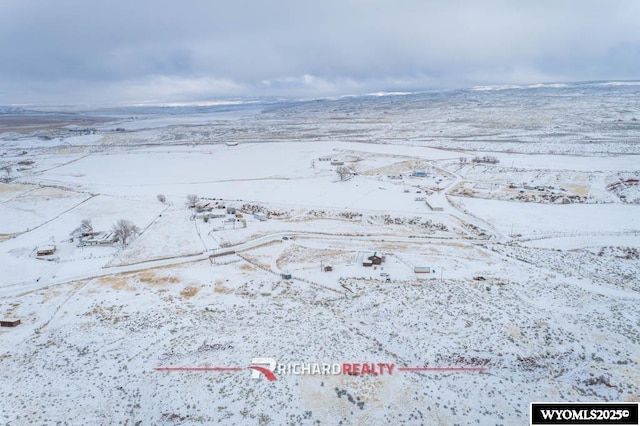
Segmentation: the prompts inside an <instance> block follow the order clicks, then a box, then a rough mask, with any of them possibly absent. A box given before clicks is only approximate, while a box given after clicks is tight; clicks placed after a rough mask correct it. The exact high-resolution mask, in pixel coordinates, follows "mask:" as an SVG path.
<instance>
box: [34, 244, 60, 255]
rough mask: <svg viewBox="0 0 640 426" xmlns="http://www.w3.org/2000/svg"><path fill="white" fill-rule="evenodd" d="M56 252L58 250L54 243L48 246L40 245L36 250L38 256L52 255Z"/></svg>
mask: <svg viewBox="0 0 640 426" xmlns="http://www.w3.org/2000/svg"><path fill="white" fill-rule="evenodd" d="M55 252H56V246H54V245H46V246H40V247H38V249H37V250H36V255H37V256H51V255H52V254H55Z"/></svg>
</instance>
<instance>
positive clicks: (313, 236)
mask: <svg viewBox="0 0 640 426" xmlns="http://www.w3.org/2000/svg"><path fill="white" fill-rule="evenodd" d="M482 89H483V90H467V91H452V92H433V93H431V92H427V93H420V94H398V95H396V96H363V97H347V98H339V99H325V100H318V101H298V102H293V101H289V102H280V103H279V102H272V101H269V102H264V103H262V104H261V103H259V102H258V103H256V102H251V103H248V104H247V105H242V104H239V105H209V106H199V107H190V106H184V107H164V108H151V107H130V108H122V109H120V110H117V111H109V110H93V111H91V112H90V113H91V114H94V115H98V116H100V118H101V121H100V123H99V124H96V126H95V128H93V129H91V130H90V131H87V132H86V133H87V134H84V135H78V134H77V132H76V131H74V132H70V131H69V130H70V129H74V130H78V129H77V126H76V127H69V126H67V125H66V124H65V123H64V122H61V123H60V124H59V127H55V126H50V127H48V128H47V129H44V130H37V131H36V130H30V131H18V130H19V129H17V130H15V131H6V133H3V134H0V155H1V157H0V162H1V163H2V164H10V165H11V166H12V170H13V173H12V175H11V176H10V178H9V179H5V180H6V182H4V183H1V184H0V218H1V221H0V276H1V281H0V317H1V318H16V319H20V320H21V324H20V325H19V326H17V327H15V328H8V327H2V328H0V364H1V365H2V367H3V368H2V371H1V372H0V398H1V399H2V401H3V404H2V405H0V423H3V424H5V423H6V424H34V423H35V424H105V425H106V424H118V423H121V424H214V423H220V424H292V425H295V424H339V423H340V422H342V424H426V425H429V424H451V425H454V424H481V425H485V424H486V425H493V424H504V425H511V424H526V423H527V422H528V416H529V403H530V402H532V401H638V400H640V373H638V372H639V371H640V368H639V365H640V332H639V330H640V278H639V277H640V204H638V202H636V201H635V200H637V199H638V197H637V196H636V195H634V194H638V187H637V185H634V184H633V179H632V178H634V177H635V178H639V177H640V161H639V160H640V156H639V155H640V140H639V137H640V124H638V123H639V122H638V120H640V104H639V103H638V100H637V99H638V96H637V95H638V93H639V92H638V90H640V89H639V88H638V87H637V86H633V85H602V84H596V83H594V84H592V85H576V86H572V85H561V86H544V85H543V86H539V87H527V88H518V87H510V88H500V89H501V90H484V89H486V88H482ZM87 114H89V112H87ZM136 117H138V118H136ZM0 120H2V116H0ZM116 128H123V129H124V131H122V130H118V131H116V130H115V129H116ZM3 129H5V128H4V127H3ZM5 130H6V129H5ZM483 156H495V157H496V158H497V159H498V160H499V163H498V164H483V163H473V159H474V158H476V157H483ZM332 162H334V163H336V164H332ZM20 163H22V164H20ZM339 163H344V165H345V166H349V167H351V169H350V170H351V172H350V174H349V175H348V176H347V178H346V179H345V180H344V181H342V180H341V179H340V176H339V175H338V174H337V173H336V169H337V167H339V165H340V164H339ZM5 177H8V176H5ZM620 179H629V180H628V182H627V183H625V184H624V185H625V186H624V188H623V189H622V190H619V191H614V190H612V189H611V188H612V186H611V184H612V183H614V184H615V183H616V182H618V181H620ZM510 184H513V186H514V188H509V187H508V185H510ZM465 190H466V191H465ZM189 194H195V195H197V196H198V197H199V198H200V200H199V203H198V204H199V205H200V207H201V208H202V211H201V212H197V211H196V209H193V208H190V207H188V206H187V205H186V201H187V195H189ZM158 195H163V196H164V201H161V200H160V199H159V198H158ZM558 197H560V198H558ZM425 200H430V201H431V202H433V203H439V204H438V205H439V206H440V207H442V211H434V210H432V209H431V208H430V207H429V205H428V204H427V203H426V202H425ZM223 207H224V208H223ZM227 207H229V208H234V209H236V212H235V213H227ZM255 213H262V214H264V217H263V216H260V215H259V214H258V215H254V214H255ZM206 214H210V215H211V217H208V218H207V219H206V220H205V219H204V215H206ZM264 218H266V220H263V219H264ZM83 219H90V220H91V222H92V224H93V228H94V230H96V231H109V230H110V229H111V227H112V226H113V224H114V223H115V222H116V221H117V220H119V219H127V220H130V221H132V222H133V223H135V224H136V225H137V226H138V227H139V228H140V231H141V233H140V234H139V235H138V236H137V237H136V238H135V239H134V240H133V241H132V242H131V243H130V244H129V245H128V246H127V247H121V246H118V245H117V244H113V245H107V246H96V247H92V246H86V245H84V246H83V245H82V244H79V241H78V240H77V238H75V237H74V236H73V235H72V234H73V231H74V230H75V229H76V228H78V226H79V225H80V224H81V221H82V220H83ZM46 245H55V246H56V253H55V254H54V255H51V256H37V255H36V252H37V249H38V247H43V246H46ZM220 253H227V254H225V255H223V256H218V255H219V254H220ZM374 253H376V254H381V255H384V256H385V262H384V263H383V264H382V265H375V266H369V267H365V266H363V264H362V262H363V260H365V259H366V258H367V257H368V256H371V255H373V254H374ZM328 265H330V266H331V269H332V270H330V271H326V272H325V270H324V266H328ZM415 267H421V268H428V270H430V271H431V272H430V273H415V269H414V268H415ZM283 274H285V275H286V274H290V275H291V279H288V278H285V277H284V276H283ZM256 357H272V358H274V359H276V360H277V361H278V362H330V363H334V362H335V363H343V362H386V363H393V364H394V365H395V366H396V367H424V366H427V367H467V368H482V369H483V370H482V371H444V372H443V371H440V372H396V373H395V374H392V375H386V376H373V375H359V376H349V375H337V376H311V375H305V376H292V375H289V376H287V375H284V376H281V377H278V380H276V381H275V382H269V381H267V380H265V379H264V378H260V379H252V378H251V370H249V369H248V368H247V367H248V366H249V364H250V363H251V360H252V359H253V358H256ZM162 366H176V367H181V366H182V367H184V366H193V367H207V366H209V367H211V366H227V367H238V368H240V370H238V371H157V370H156V367H162Z"/></svg>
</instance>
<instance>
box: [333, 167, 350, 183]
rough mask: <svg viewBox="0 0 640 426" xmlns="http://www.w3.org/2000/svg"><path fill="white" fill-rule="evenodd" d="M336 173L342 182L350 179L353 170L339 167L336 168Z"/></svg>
mask: <svg viewBox="0 0 640 426" xmlns="http://www.w3.org/2000/svg"><path fill="white" fill-rule="evenodd" d="M336 173H337V174H338V176H339V177H340V180H341V181H345V180H347V179H349V178H350V177H351V176H352V174H353V172H352V171H351V169H350V168H349V167H347V166H338V167H336Z"/></svg>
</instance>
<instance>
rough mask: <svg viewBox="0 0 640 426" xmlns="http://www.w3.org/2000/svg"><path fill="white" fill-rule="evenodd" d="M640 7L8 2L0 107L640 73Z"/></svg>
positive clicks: (0, 14) (2, 25) (622, 0)
mask: <svg viewBox="0 0 640 426" xmlns="http://www.w3.org/2000/svg"><path fill="white" fill-rule="evenodd" d="M638 18H640V2H637V1H635V0H617V1H616V0H614V1H607V2H604V1H599V0H598V1H588V0H583V1H580V0H576V1H536V2H513V1H497V0H496V1H489V2H477V1H448V2H440V1H438V2H433V1H425V0H404V1H382V0H368V1H364V0H340V1H338V0H324V1H321V2H307V1H296V0H280V1H261V0H236V1H233V2H227V1H224V2H223V1H205V0H190V1H183V2H175V1H168V0H154V1H149V0H144V1H131V0H127V1H122V0H114V1H108V2H86V1H80V0H58V1H56V2H48V1H45V0H40V1H37V0H30V1H24V0H3V1H2V2H0V61H1V64H2V65H1V66H0V104H1V103H32V102H43V103H102V102H110V103H131V102H149V101H157V102H162V101H184V100H204V99H215V98H221V97H234V96H268V95H274V96H304V97H309V96H325V95H338V94H348V93H359V92H367V91H377V90H412V89H413V90H415V89H425V88H434V87H464V86H469V85H475V84H501V83H534V82H540V81H571V80H585V79H636V78H638V74H637V73H638V71H637V69H640V67H639V66H638V65H639V61H638V60H639V59H640V26H638V25H637V21H638Z"/></svg>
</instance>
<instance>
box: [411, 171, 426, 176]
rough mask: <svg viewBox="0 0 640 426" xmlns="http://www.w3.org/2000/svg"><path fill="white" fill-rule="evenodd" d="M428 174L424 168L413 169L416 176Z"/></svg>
mask: <svg viewBox="0 0 640 426" xmlns="http://www.w3.org/2000/svg"><path fill="white" fill-rule="evenodd" d="M426 175H427V172H425V171H424V170H414V171H413V176H415V177H425V176H426Z"/></svg>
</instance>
